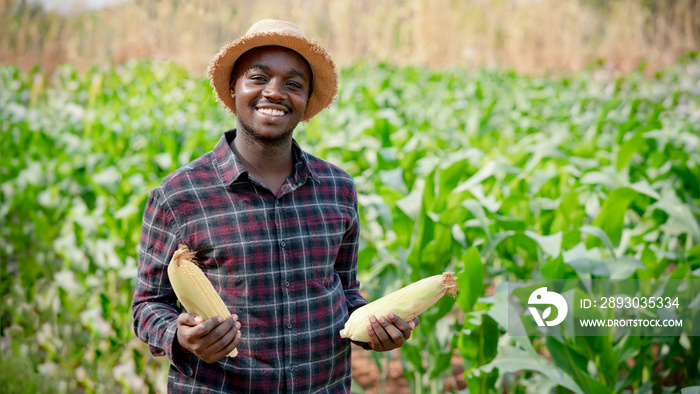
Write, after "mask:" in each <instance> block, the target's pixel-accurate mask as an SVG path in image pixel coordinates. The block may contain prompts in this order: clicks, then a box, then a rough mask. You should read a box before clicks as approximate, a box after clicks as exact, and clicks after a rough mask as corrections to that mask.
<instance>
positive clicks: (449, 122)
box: [0, 55, 700, 393]
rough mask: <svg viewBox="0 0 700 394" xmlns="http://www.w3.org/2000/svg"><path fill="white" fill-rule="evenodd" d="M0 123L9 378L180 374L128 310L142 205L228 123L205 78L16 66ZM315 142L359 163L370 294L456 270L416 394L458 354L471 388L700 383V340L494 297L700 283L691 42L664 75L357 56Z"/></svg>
mask: <svg viewBox="0 0 700 394" xmlns="http://www.w3.org/2000/svg"><path fill="white" fill-rule="evenodd" d="M0 122H1V123H0V133H1V134H0V136H1V138H0V148H1V151H2V154H1V155H0V175H1V176H2V179H1V184H0V193H1V194H0V197H1V199H2V204H1V207H0V221H1V222H0V224H1V226H0V237H1V238H0V239H1V245H0V259H1V261H2V266H1V268H0V269H1V273H2V282H1V284H0V292H1V299H2V301H1V302H2V304H1V307H0V308H1V309H0V319H1V320H0V322H1V323H2V326H1V332H0V336H1V340H2V342H1V346H2V361H1V362H0V369H1V370H2V371H3V374H2V378H1V380H0V386H3V387H7V388H9V391H10V392H36V391H41V390H42V389H43V390H46V391H51V392H54V391H66V392H76V391H77V392H81V391H84V392H114V391H115V390H116V391H124V392H131V391H135V392H142V391H162V390H163V389H164V384H165V373H166V370H167V360H164V359H162V358H161V359H158V360H156V359H154V358H153V357H151V356H150V354H149V352H148V349H147V347H146V346H145V345H144V344H142V343H141V342H140V341H139V340H138V339H136V338H135V337H134V335H133V331H132V328H131V311H130V303H131V297H132V293H133V288H134V281H135V277H136V266H137V263H136V262H137V254H138V251H137V249H138V241H139V235H140V227H141V218H142V213H143V209H144V205H145V203H146V199H147V197H148V193H149V191H150V189H151V188H152V187H154V186H155V185H156V184H158V183H159V182H160V180H161V179H162V178H163V177H164V176H165V175H167V174H168V173H169V172H171V171H173V170H175V169H176V168H178V167H179V166H181V165H183V164H186V163H188V162H189V161H191V160H193V159H194V158H196V157H198V156H199V155H201V154H203V153H204V152H206V151H208V150H210V149H211V148H212V147H213V146H214V144H215V142H216V140H217V139H218V138H219V136H220V134H221V132H222V131H224V130H225V129H228V128H231V127H233V125H234V121H233V119H231V118H228V117H227V116H226V115H225V113H224V111H222V110H221V109H220V108H218V107H217V104H216V103H215V102H214V99H213V95H212V92H211V88H210V87H209V84H208V81H207V80H206V79H205V78H203V77H202V76H199V75H191V74H189V73H188V72H187V71H186V70H185V69H184V68H182V67H180V66H178V65H175V64H171V63H163V62H147V61H139V62H132V63H128V64H125V65H120V66H115V67H111V68H107V69H98V68H93V69H92V70H89V71H88V72H78V71H77V70H76V69H74V68H72V67H71V66H64V67H62V68H60V69H59V70H58V71H56V72H55V73H53V74H51V75H45V74H43V73H42V72H41V71H40V70H36V69H34V70H29V71H20V70H18V69H16V68H12V67H2V68H0ZM296 138H297V140H298V141H299V142H300V143H301V145H302V146H303V147H304V148H305V149H307V150H309V151H311V152H312V153H314V154H316V155H318V156H320V157H322V158H324V159H327V160H329V161H331V162H333V163H335V164H337V165H339V166H340V167H342V168H344V169H345V170H347V171H348V172H349V173H350V174H351V175H353V176H354V177H355V179H356V182H357V186H358V191H359V202H360V210H361V221H362V244H361V253H360V260H359V270H360V279H361V281H362V286H363V289H364V290H366V291H367V294H369V297H370V298H373V299H374V298H378V297H380V296H382V295H383V294H385V293H387V292H390V291H393V290H395V289H397V288H399V287H401V286H403V285H406V284H408V283H410V282H412V281H415V280H417V279H420V278H422V277H426V276H429V275H435V274H437V273H440V272H443V271H447V270H452V271H455V272H456V273H457V275H458V277H459V282H460V288H461V292H460V294H459V296H458V297H457V299H456V300H452V299H450V298H449V297H446V298H444V299H443V300H441V301H440V302H439V303H438V304H437V305H436V306H435V307H433V308H431V309H430V310H429V311H427V312H426V313H425V314H423V315H421V325H420V326H419V327H418V329H417V330H416V332H415V333H414V335H413V338H412V339H411V341H409V342H408V343H407V344H406V345H405V346H404V347H403V348H402V352H401V354H402V362H403V366H404V371H405V375H406V377H407V379H408V381H409V383H410V385H411V387H412V389H413V391H414V392H422V391H433V392H440V391H442V390H443V388H444V379H445V377H446V376H448V375H450V368H451V365H450V364H451V359H452V356H453V355H454V354H458V355H459V356H460V357H461V358H462V359H463V361H464V364H465V369H466V370H465V372H464V375H465V378H466V380H467V381H468V384H469V389H470V392H488V391H491V390H498V391H499V392H509V393H521V392H525V391H527V390H531V389H537V390H539V391H542V392H551V391H555V392H567V391H572V392H600V393H605V392H610V393H612V392H615V393H618V392H624V391H626V390H629V391H640V392H642V391H650V390H654V391H663V390H666V391H674V390H679V389H681V388H682V387H686V386H690V385H693V384H699V382H700V373H699V372H698V369H699V360H700V340H699V339H700V338H699V337H692V336H691V337H688V336H679V337H649V336H647V337H638V336H624V335H623V336H621V337H613V336H607V337H567V336H548V337H529V338H527V337H525V338H522V337H521V338H514V337H510V336H507V335H504V334H506V333H507V324H506V320H504V312H503V310H502V308H500V307H499V300H500V299H503V297H505V295H506V293H507V289H506V288H505V286H504V285H505V283H507V282H508V281H513V280H519V279H537V278H550V279H551V278H638V279H644V278H676V279H683V278H693V279H697V278H700V208H699V207H698V205H699V204H700V60H698V59H697V57H696V56H695V55H689V56H686V57H685V58H683V59H682V60H681V61H680V62H679V63H678V64H676V65H674V66H673V67H670V68H668V69H667V70H664V71H663V72H659V73H657V74H655V75H654V76H652V77H650V78H645V77H643V75H642V73H641V72H636V73H632V74H629V75H623V76H614V75H611V74H610V73H608V72H606V71H605V70H602V69H597V68H591V69H590V70H587V71H585V72H582V73H579V74H576V75H572V76H567V77H557V78H555V77H526V76H521V75H517V74H514V73H510V72H505V71H488V70H480V71H465V70H459V69H453V70H445V71H439V72H438V71H429V70H425V69H420V68H392V67H388V66H376V67H375V66H367V65H363V64H358V65H356V66H354V67H352V68H348V69H344V70H343V71H342V73H341V88H340V95H339V98H338V101H337V102H336V103H335V104H334V105H333V106H332V107H331V108H330V109H328V110H326V111H324V112H322V113H321V114H320V115H319V116H317V118H315V119H314V120H313V121H311V122H310V123H308V124H305V125H302V126H301V127H300V129H298V130H297V132H296ZM582 260H584V261H586V262H587V264H584V265H582V264H580V263H577V262H580V261H582ZM381 357H382V356H381V355H376V356H375V358H376V359H377V361H380V358H381Z"/></svg>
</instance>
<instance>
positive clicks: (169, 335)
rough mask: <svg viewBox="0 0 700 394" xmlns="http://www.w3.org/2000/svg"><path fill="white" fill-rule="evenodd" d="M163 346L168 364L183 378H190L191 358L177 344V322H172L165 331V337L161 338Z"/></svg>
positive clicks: (191, 372) (190, 355)
mask: <svg viewBox="0 0 700 394" xmlns="http://www.w3.org/2000/svg"><path fill="white" fill-rule="evenodd" d="M163 345H164V346H165V349H164V350H165V353H166V354H167V355H168V359H169V360H170V364H171V365H172V366H173V367H175V369H177V370H178V372H180V373H181V374H183V375H185V376H192V375H193V371H192V367H191V365H192V357H194V356H193V355H192V354H190V353H185V352H184V351H183V350H182V349H181V348H180V345H179V344H178V342H177V320H173V322H172V323H170V325H169V326H168V328H167V330H165V335H164V336H163Z"/></svg>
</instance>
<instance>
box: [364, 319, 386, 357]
mask: <svg viewBox="0 0 700 394" xmlns="http://www.w3.org/2000/svg"><path fill="white" fill-rule="evenodd" d="M373 320H374V322H376V319H374V316H370V317H369V323H370V324H368V325H367V335H368V336H369V344H370V346H371V347H372V349H373V350H376V351H383V350H384V347H383V345H382V341H381V340H380V339H379V336H378V335H377V332H376V331H375V330H374V326H373V325H372V323H373ZM382 330H383V328H382Z"/></svg>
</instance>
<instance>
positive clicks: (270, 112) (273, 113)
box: [258, 108, 284, 116]
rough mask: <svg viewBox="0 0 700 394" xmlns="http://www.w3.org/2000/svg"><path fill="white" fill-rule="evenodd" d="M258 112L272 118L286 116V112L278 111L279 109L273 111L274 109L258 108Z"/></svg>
mask: <svg viewBox="0 0 700 394" xmlns="http://www.w3.org/2000/svg"><path fill="white" fill-rule="evenodd" d="M258 111H260V112H262V113H263V114H265V115H271V116H282V115H284V112H282V111H280V110H278V109H272V108H258Z"/></svg>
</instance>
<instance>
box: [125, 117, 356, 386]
mask: <svg viewBox="0 0 700 394" xmlns="http://www.w3.org/2000/svg"><path fill="white" fill-rule="evenodd" d="M235 133H236V132H235V130H229V131H227V132H225V133H224V135H223V136H222V137H221V139H220V140H219V142H218V143H217V145H216V147H215V148H214V150H213V151H211V152H209V153H207V154H205V155H204V156H202V157H200V158H199V159H197V160H195V161H194V162H192V163H190V164H189V165H187V166H185V167H183V168H181V169H179V170H177V171H175V172H174V173H172V174H170V175H168V177H166V178H165V180H163V182H162V183H161V184H160V185H159V186H158V187H156V188H155V189H154V190H153V191H152V192H151V195H150V198H149V200H148V204H147V205H146V209H145V212H144V218H143V229H142V233H141V246H140V253H139V273H138V283H137V286H136V293H135V295H134V302H133V305H132V313H133V318H134V329H135V332H136V334H137V336H138V337H139V338H140V339H141V340H143V341H144V342H146V343H147V344H148V345H149V346H150V349H151V352H152V353H153V354H154V355H156V356H162V355H167V356H168V358H169V360H170V364H171V365H170V370H169V374H168V391H169V392H182V393H231V392H241V391H248V392H289V393H301V392H349V391H350V381H351V377H350V341H348V340H347V339H343V338H341V337H340V335H339V334H338V332H339V331H340V330H341V329H342V328H343V325H344V323H345V321H346V320H347V318H348V316H349V313H350V312H352V311H353V310H354V309H356V308H358V307H360V306H362V305H364V304H366V303H367V301H366V300H365V299H363V298H362V297H361V296H360V294H359V292H358V286H359V282H358V281H357V279H356V274H357V272H356V271H357V253H358V239H359V218H358V209H357V195H356V190H355V185H354V182H353V179H352V178H351V177H350V175H348V174H347V173H345V172H344V171H342V170H341V169H339V168H337V167H335V166H333V165H331V164H329V163H327V162H325V161H323V160H320V159H318V158H316V157H314V156H312V155H310V154H308V153H305V152H303V151H302V150H301V148H300V147H299V145H298V144H297V143H296V141H294V143H293V153H294V160H295V161H294V163H295V164H294V171H293V174H292V175H291V176H290V177H289V178H287V180H286V181H285V183H284V185H283V186H282V188H281V189H280V191H279V193H278V194H277V196H275V195H273V194H272V192H271V191H270V189H268V188H267V187H265V186H264V185H262V184H261V183H259V182H257V181H256V180H255V179H253V178H251V177H250V176H249V173H248V172H247V170H246V169H245V168H244V166H243V165H242V164H241V162H240V161H239V160H238V158H237V157H236V155H235V154H234V153H233V151H232V150H231V148H230V145H229V144H230V143H231V141H233V139H234V138H235V135H236V134H235ZM179 243H184V244H187V245H189V247H190V248H191V249H193V250H195V251H197V261H198V262H199V265H200V266H201V267H202V269H203V270H204V272H205V274H206V275H207V277H208V278H209V279H210V280H211V282H212V283H213V285H214V288H215V289H216V290H217V292H218V293H219V294H220V295H221V298H223V300H224V302H225V303H226V305H228V306H229V309H230V310H231V312H232V313H236V314H237V315H238V316H239V321H240V322H241V326H242V327H241V332H242V333H243V336H242V340H241V344H240V345H239V347H238V352H239V353H238V356H237V357H235V358H229V357H224V358H223V359H222V360H220V361H218V362H216V363H213V364H207V363H206V362H204V361H202V360H200V359H199V358H197V357H196V356H194V355H192V354H185V353H183V352H182V351H180V350H178V349H177V346H176V345H175V346H174V344H175V343H176V342H175V341H176V340H177V339H176V328H177V323H176V318H177V316H178V314H180V313H181V312H183V310H182V309H179V308H178V307H177V304H176V297H175V294H174V293H173V290H172V288H171V286H170V282H169V280H168V275H167V265H168V263H169V262H170V258H171V257H172V255H173V253H174V252H175V250H176V249H177V246H178V244H179Z"/></svg>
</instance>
